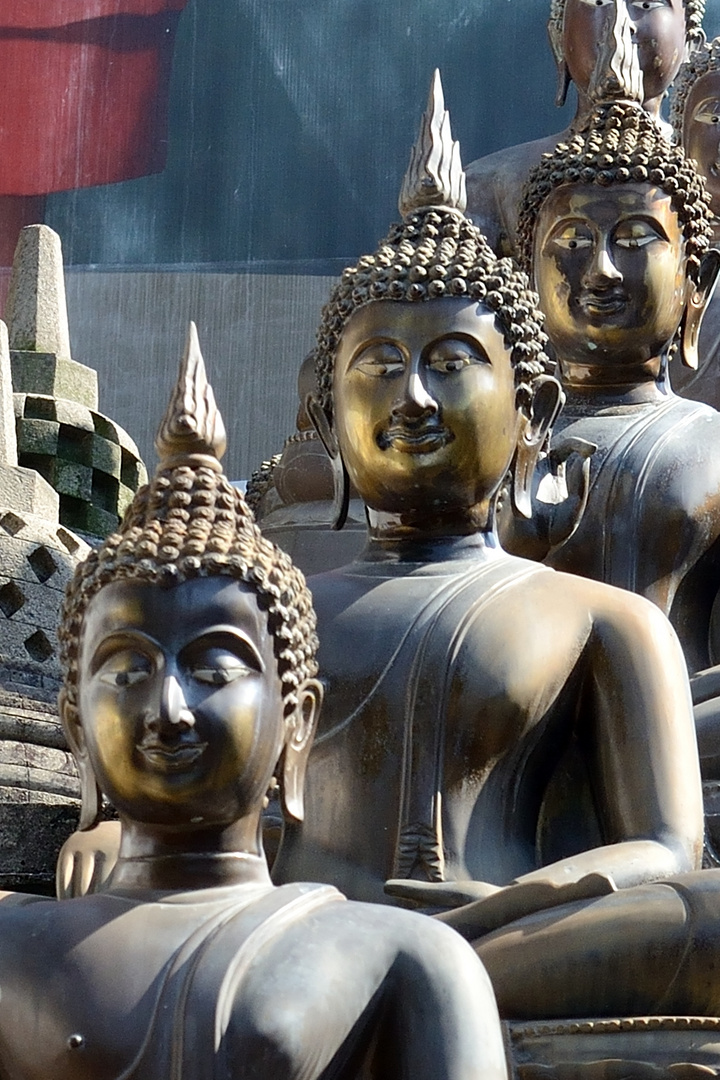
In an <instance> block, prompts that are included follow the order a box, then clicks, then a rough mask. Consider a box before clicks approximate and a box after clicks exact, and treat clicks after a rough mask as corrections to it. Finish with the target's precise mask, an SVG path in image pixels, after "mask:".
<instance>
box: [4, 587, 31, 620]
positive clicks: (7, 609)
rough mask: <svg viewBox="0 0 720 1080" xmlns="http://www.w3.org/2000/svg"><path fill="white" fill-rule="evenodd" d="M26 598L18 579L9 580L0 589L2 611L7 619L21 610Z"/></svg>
mask: <svg viewBox="0 0 720 1080" xmlns="http://www.w3.org/2000/svg"><path fill="white" fill-rule="evenodd" d="M25 600H26V597H25V593H24V592H23V591H22V589H21V588H20V586H19V585H18V584H17V582H16V581H8V582H7V583H6V584H5V585H3V587H2V588H1V589H0V611H2V613H3V615H4V616H5V618H6V619H9V618H10V616H11V615H14V614H15V612H16V611H19V610H20V608H21V607H22V606H23V605H24V603H25Z"/></svg>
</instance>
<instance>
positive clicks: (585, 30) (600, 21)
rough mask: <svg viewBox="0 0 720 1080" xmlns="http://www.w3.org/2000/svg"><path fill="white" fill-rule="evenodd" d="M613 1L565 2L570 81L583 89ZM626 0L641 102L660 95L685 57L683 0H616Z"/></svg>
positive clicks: (564, 49) (566, 54) (566, 43)
mask: <svg viewBox="0 0 720 1080" xmlns="http://www.w3.org/2000/svg"><path fill="white" fill-rule="evenodd" d="M615 2H616V0H566V7H565V21H564V24H563V52H564V55H565V60H566V63H567V66H568V71H569V72H570V75H571V77H572V80H573V82H574V83H575V85H576V86H578V87H579V88H580V89H581V90H583V91H585V90H587V88H588V86H589V83H590V79H591V77H592V73H593V71H594V69H595V63H596V61H597V53H598V49H599V47H600V43H601V42H602V40H603V35H604V32H605V26H606V20H607V18H608V17H609V14H610V12H611V11H612V7H613V4H614V3H615ZM618 2H619V3H624V2H626V3H627V9H628V14H629V16H630V19H631V21H632V23H633V24H634V26H635V31H634V33H633V35H632V37H633V41H634V42H636V44H637V46H638V57H639V60H640V67H641V69H642V73H643V77H644V80H645V100H646V101H650V100H653V99H654V98H659V97H660V96H661V95H662V94H664V93H665V91H666V90H667V88H668V87H669V86H670V84H671V82H672V81H673V79H674V78H675V76H676V75H677V73H678V70H679V68H680V65H681V63H682V61H683V58H684V55H685V35H686V24H685V5H684V3H683V0H618Z"/></svg>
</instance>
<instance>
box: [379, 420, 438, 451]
mask: <svg viewBox="0 0 720 1080" xmlns="http://www.w3.org/2000/svg"><path fill="white" fill-rule="evenodd" d="M453 438H454V436H453V433H452V432H451V431H450V430H449V429H448V428H446V427H444V426H443V425H442V424H436V423H430V424H428V423H424V424H393V425H392V427H389V428H386V429H385V430H384V431H381V432H380V434H379V435H378V437H377V444H378V446H379V447H380V449H381V450H389V449H391V448H392V449H393V450H398V451H399V452H400V453H401V454H431V453H432V452H433V451H434V450H439V449H440V448H441V447H442V446H446V445H447V443H449V442H452V440H453Z"/></svg>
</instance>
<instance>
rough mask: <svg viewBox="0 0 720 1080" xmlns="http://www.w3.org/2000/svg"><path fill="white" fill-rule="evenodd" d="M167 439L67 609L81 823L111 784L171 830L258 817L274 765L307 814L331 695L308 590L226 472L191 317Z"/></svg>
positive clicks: (131, 815)
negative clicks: (311, 766) (325, 693)
mask: <svg viewBox="0 0 720 1080" xmlns="http://www.w3.org/2000/svg"><path fill="white" fill-rule="evenodd" d="M156 445H157V449H158V453H159V458H160V461H159V465H158V467H157V470H156V472H155V475H154V477H153V479H152V480H151V482H150V483H149V484H148V485H146V486H145V487H144V488H142V489H141V490H140V491H139V492H138V493H137V495H136V496H135V498H134V500H133V502H132V504H131V506H130V507H129V509H128V511H127V514H126V516H125V518H124V520H123V523H122V525H121V527H120V530H119V532H117V533H115V534H113V535H111V536H110V537H108V538H107V540H105V542H104V543H103V545H102V546H101V547H100V548H99V549H97V550H96V551H93V552H92V553H91V554H90V556H89V557H88V559H87V560H86V561H85V562H84V563H82V564H81V565H80V566H79V567H78V570H77V573H76V574H75V577H74V579H73V581H72V583H71V585H70V587H69V589H68V593H67V597H66V601H65V607H64V611H63V619H62V625H61V629H60V642H61V658H62V663H63V667H64V678H65V681H64V689H63V691H62V693H61V701H60V709H61V715H62V718H63V722H64V725H65V729H66V732H67V737H68V742H69V744H70V746H71V748H72V750H73V752H74V754H75V757H76V760H77V763H78V767H79V770H80V775H81V781H82V795H83V805H82V820H81V828H85V829H87V828H91V827H92V825H93V824H94V823H95V821H96V819H97V815H98V809H99V798H100V793H103V794H104V795H105V796H106V797H107V798H108V800H109V801H110V802H111V803H112V805H113V806H115V808H116V809H117V810H118V812H119V813H120V816H121V818H122V819H123V820H125V821H133V822H136V823H140V824H142V825H145V826H150V827H157V828H160V829H164V830H177V829H180V830H191V831H192V830H201V829H207V828H211V829H212V828H218V827H219V828H224V827H226V826H229V825H233V824H234V823H235V822H237V821H239V820H240V819H246V820H252V821H254V820H255V818H257V819H258V821H259V815H260V811H261V809H262V805H263V799H264V797H265V794H266V792H267V791H268V789H269V788H272V787H274V786H275V785H274V783H273V778H275V777H276V778H277V781H278V782H279V787H280V795H281V799H282V805H283V809H284V811H285V814H286V817H288V818H289V819H293V820H301V819H302V816H303V781H304V771H305V763H306V760H307V755H308V752H309V748H310V743H311V740H312V734H313V730H314V724H315V719H316V713H317V709H318V707H319V704H320V699H321V688H320V686H319V684H318V683H317V681H316V680H315V678H314V675H315V673H316V662H315V650H316V646H317V640H316V636H315V614H314V611H313V608H312V600H311V597H310V594H309V592H308V589H307V587H306V585H305V580H304V578H303V576H302V574H301V573H300V571H299V570H297V569H296V568H295V567H294V566H293V565H292V563H291V561H290V559H289V557H288V556H287V555H285V554H284V552H282V551H280V550H279V549H278V548H276V547H275V546H274V545H273V544H271V543H270V542H269V541H268V540H266V539H265V538H264V537H263V536H262V534H261V533H260V530H259V529H258V528H257V526H256V524H255V522H254V519H253V516H252V513H251V512H250V510H249V509H248V507H247V505H246V503H245V500H244V498H243V496H242V495H241V494H240V492H239V491H238V490H236V489H235V488H234V487H233V486H232V485H231V484H230V482H229V481H228V480H227V478H226V477H225V475H224V474H223V471H222V468H221V465H220V461H219V459H220V457H221V455H222V453H223V451H224V447H225V433H224V428H223V425H222V420H221V417H220V415H219V413H218V411H217V408H216V406H215V402H214V398H213V394H212V390H211V388H210V387H209V386H208V384H207V381H206V378H205V369H204V364H203V361H202V356H201V354H200V351H199V346H198V342H197V335H196V332H195V328H194V326H191V330H190V335H189V338H188V346H187V350H186V353H185V357H184V359H183V363H182V366H181V370H180V377H179V379H178V383H177V385H176V387H175V390H174V393H173V396H172V398H171V401H170V405H169V407H168V410H167V413H166V415H165V418H164V420H163V423H162V425H161V427H160V431H159V433H158V437H157V441H156ZM278 769H279V772H278ZM257 832H259V829H258V830H257V831H256V834H257Z"/></svg>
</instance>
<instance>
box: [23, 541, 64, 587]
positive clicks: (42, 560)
mask: <svg viewBox="0 0 720 1080" xmlns="http://www.w3.org/2000/svg"><path fill="white" fill-rule="evenodd" d="M27 560H28V562H29V563H30V565H31V566H32V568H33V572H34V574H35V577H36V578H37V579H38V581H40V582H45V581H47V580H48V579H49V578H51V577H52V576H53V574H54V573H55V572H56V571H57V563H56V562H55V560H54V559H53V557H52V555H51V554H50V552H49V551H48V549H47V548H46V547H45V545H44V544H41V545H40V547H38V548H35V550H34V551H33V552H32V553H31V554H30V555H28V557H27Z"/></svg>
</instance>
